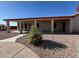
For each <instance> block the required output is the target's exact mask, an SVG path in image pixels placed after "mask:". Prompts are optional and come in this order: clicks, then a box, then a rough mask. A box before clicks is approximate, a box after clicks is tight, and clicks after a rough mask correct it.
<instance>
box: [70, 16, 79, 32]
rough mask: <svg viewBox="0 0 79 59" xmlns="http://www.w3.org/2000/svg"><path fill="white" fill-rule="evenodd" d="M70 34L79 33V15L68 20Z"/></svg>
mask: <svg viewBox="0 0 79 59" xmlns="http://www.w3.org/2000/svg"><path fill="white" fill-rule="evenodd" d="M70 32H77V33H78V32H79V15H76V16H75V17H73V18H71V20H70Z"/></svg>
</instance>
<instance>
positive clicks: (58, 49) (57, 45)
mask: <svg viewBox="0 0 79 59" xmlns="http://www.w3.org/2000/svg"><path fill="white" fill-rule="evenodd" d="M16 42H18V43H21V44H23V45H25V46H27V47H29V48H30V49H31V50H33V51H34V52H35V53H36V54H38V55H39V56H40V57H41V58H75V57H76V46H75V43H76V40H75V35H55V34H54V35H53V34H48V35H47V34H46V35H43V44H41V45H40V46H33V45H31V44H28V43H26V35H25V36H23V37H21V38H18V39H17V40H16Z"/></svg>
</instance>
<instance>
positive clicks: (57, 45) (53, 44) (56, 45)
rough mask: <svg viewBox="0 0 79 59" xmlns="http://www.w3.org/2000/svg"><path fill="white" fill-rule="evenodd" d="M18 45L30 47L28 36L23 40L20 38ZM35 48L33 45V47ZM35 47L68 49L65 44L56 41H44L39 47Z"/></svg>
mask: <svg viewBox="0 0 79 59" xmlns="http://www.w3.org/2000/svg"><path fill="white" fill-rule="evenodd" d="M16 42H17V43H20V44H23V45H24V46H28V45H31V44H28V43H27V42H26V35H25V36H23V37H21V38H18V39H17V40H16ZM32 46H33V45H32ZM34 47H40V48H43V49H50V50H51V49H54V50H55V49H65V48H67V46H66V45H65V44H62V43H58V42H56V41H51V40H43V42H42V43H41V44H39V45H37V46H34Z"/></svg>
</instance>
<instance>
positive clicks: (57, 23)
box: [5, 16, 73, 33]
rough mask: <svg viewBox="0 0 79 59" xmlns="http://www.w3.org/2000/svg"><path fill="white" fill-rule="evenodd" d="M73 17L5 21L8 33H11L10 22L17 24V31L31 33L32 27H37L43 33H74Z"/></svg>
mask: <svg viewBox="0 0 79 59" xmlns="http://www.w3.org/2000/svg"><path fill="white" fill-rule="evenodd" d="M71 20H72V19H71V17H68V16H65V17H64V16H63V17H42V18H22V19H21V18H20V19H5V21H6V25H7V32H8V33H10V32H11V29H10V21H13V22H17V31H19V32H20V33H22V32H23V31H29V30H30V28H31V26H32V25H34V26H36V27H37V28H38V29H39V30H40V31H42V32H49V33H72V31H73V30H72V21H71Z"/></svg>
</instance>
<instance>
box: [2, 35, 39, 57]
mask: <svg viewBox="0 0 79 59" xmlns="http://www.w3.org/2000/svg"><path fill="white" fill-rule="evenodd" d="M0 35H1V34H0ZM2 35H3V34H2ZM6 35H7V34H6ZM23 35H24V34H20V35H17V36H14V37H11V38H8V39H3V38H2V37H1V38H2V39H3V40H0V58H15V57H16V58H19V57H21V58H37V57H39V56H38V55H37V54H35V53H34V52H33V51H32V50H30V49H29V48H27V47H26V46H24V45H22V44H19V43H16V42H15V41H16V39H17V38H19V37H22V36H23Z"/></svg>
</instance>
